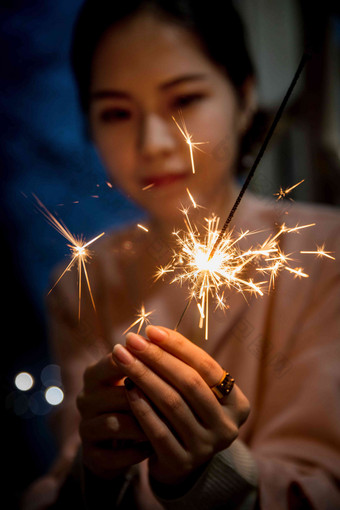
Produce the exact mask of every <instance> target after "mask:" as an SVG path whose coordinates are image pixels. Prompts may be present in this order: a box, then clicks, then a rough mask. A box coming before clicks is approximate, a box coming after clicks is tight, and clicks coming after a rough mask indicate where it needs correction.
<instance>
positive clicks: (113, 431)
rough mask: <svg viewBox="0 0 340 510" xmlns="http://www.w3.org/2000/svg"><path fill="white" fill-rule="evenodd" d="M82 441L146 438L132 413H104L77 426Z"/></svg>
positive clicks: (137, 439)
mask: <svg viewBox="0 0 340 510" xmlns="http://www.w3.org/2000/svg"><path fill="white" fill-rule="evenodd" d="M79 433H80V437H81V439H82V440H83V441H89V442H100V441H106V440H108V439H132V440H135V441H145V440H146V439H147V438H146V436H145V434H144V432H143V431H142V429H141V427H140V426H139V424H138V422H137V421H136V419H135V418H134V416H133V415H128V414H122V413H120V414H118V413H116V414H104V415H101V416H96V417H95V418H91V419H90V420H86V421H82V422H81V423H80V426H79Z"/></svg>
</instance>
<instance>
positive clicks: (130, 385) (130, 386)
mask: <svg viewBox="0 0 340 510" xmlns="http://www.w3.org/2000/svg"><path fill="white" fill-rule="evenodd" d="M124 385H125V388H126V389H127V390H129V391H131V390H132V389H133V388H134V387H135V386H136V385H135V383H134V382H133V381H132V379H130V378H129V377H125V379H124Z"/></svg>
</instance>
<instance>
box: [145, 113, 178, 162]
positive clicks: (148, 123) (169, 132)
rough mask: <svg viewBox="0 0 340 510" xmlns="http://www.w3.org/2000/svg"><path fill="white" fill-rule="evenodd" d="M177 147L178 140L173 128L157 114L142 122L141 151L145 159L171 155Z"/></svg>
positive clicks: (147, 117)
mask: <svg viewBox="0 0 340 510" xmlns="http://www.w3.org/2000/svg"><path fill="white" fill-rule="evenodd" d="M175 147H176V140H175V137H174V133H173V129H172V126H171V119H169V121H167V120H166V119H164V118H162V117H161V116H159V115H156V114H149V115H147V116H145V117H144V118H143V119H142V121H141V127H140V136H139V149H140V152H141V154H142V156H143V157H145V158H155V157H162V156H166V155H168V154H170V153H171V152H172V151H173V150H174V149H175Z"/></svg>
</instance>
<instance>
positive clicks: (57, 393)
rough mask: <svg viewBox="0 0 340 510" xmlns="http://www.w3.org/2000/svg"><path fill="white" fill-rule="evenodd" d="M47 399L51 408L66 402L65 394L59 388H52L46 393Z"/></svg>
mask: <svg viewBox="0 0 340 510" xmlns="http://www.w3.org/2000/svg"><path fill="white" fill-rule="evenodd" d="M45 398H46V401H47V402H48V403H49V404H50V405H51V406H57V405H59V404H61V402H62V401H63V400H64V392H63V390H62V389H61V388H59V387H58V386H50V387H49V388H47V389H46V391H45Z"/></svg>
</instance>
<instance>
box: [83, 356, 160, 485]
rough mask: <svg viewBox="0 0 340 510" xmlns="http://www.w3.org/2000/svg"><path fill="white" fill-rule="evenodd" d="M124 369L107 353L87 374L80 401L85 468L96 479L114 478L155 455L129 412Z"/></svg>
mask: <svg viewBox="0 0 340 510" xmlns="http://www.w3.org/2000/svg"><path fill="white" fill-rule="evenodd" d="M123 377H124V374H123V373H122V371H121V369H120V368H119V367H118V366H117V365H116V363H115V362H114V360H113V358H112V355H111V354H108V355H107V356H105V357H104V358H102V359H101V360H99V361H98V362H97V363H95V364H94V365H91V366H89V367H88V368H87V369H86V370H85V373H84V387H83V390H82V392H81V393H80V394H79V396H78V398H77V406H78V410H79V412H80V415H81V422H80V427H79V432H80V437H81V441H82V455H83V463H84V465H85V466H86V467H87V468H88V469H89V470H90V471H91V472H92V473H94V474H95V475H96V476H99V477H101V478H105V479H113V478H115V477H116V476H119V475H120V474H123V473H124V472H125V471H126V470H127V469H128V468H129V467H130V466H132V465H134V464H137V463H139V462H141V461H143V460H144V459H146V458H147V457H149V456H150V454H151V453H152V450H151V447H150V443H149V442H148V441H147V438H146V436H145V434H144V432H143V431H142V429H141V428H140V426H139V424H138V423H137V421H136V419H135V418H134V416H133V414H132V413H131V412H130V406H129V403H128V400H127V397H126V391H125V388H124V385H123Z"/></svg>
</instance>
